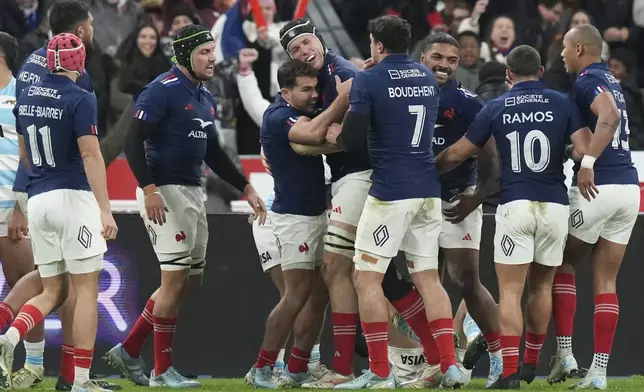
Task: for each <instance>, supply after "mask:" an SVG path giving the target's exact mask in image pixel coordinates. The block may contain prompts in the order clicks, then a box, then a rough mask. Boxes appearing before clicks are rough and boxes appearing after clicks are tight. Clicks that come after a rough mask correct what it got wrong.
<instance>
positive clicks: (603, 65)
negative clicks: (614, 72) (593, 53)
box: [579, 63, 608, 74]
mask: <svg viewBox="0 0 644 392" xmlns="http://www.w3.org/2000/svg"><path fill="white" fill-rule="evenodd" d="M589 69H601V70H604V71H608V64H606V63H592V64H590V65H587V66H586V67H585V68H584V69H582V70H581V72H579V74H582V73H584V72H586V71H588V70H589Z"/></svg>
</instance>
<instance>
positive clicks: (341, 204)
mask: <svg viewBox="0 0 644 392" xmlns="http://www.w3.org/2000/svg"><path fill="white" fill-rule="evenodd" d="M371 173H372V170H365V171H361V172H356V173H350V174H347V175H346V176H344V177H342V178H341V179H340V180H338V181H336V182H334V183H333V184H331V196H332V198H331V212H330V217H329V218H330V220H331V221H336V222H340V223H344V224H346V225H349V226H353V227H357V226H358V222H359V221H360V215H362V209H363V207H364V204H365V200H367V195H368V194H369V189H370V188H371ZM355 240H356V235H355V234H354V233H353V232H352V231H348V230H343V229H341V228H338V227H336V226H333V225H329V230H328V234H327V235H326V236H325V238H324V242H325V245H324V250H326V251H328V252H332V253H337V254H341V255H343V256H346V257H348V258H352V257H353V255H354V254H355V249H354V244H355Z"/></svg>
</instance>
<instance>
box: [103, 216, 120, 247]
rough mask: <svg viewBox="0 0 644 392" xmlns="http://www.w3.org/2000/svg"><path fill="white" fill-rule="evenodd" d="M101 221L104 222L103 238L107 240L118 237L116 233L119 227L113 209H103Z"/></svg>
mask: <svg viewBox="0 0 644 392" xmlns="http://www.w3.org/2000/svg"><path fill="white" fill-rule="evenodd" d="M101 223H102V224H103V231H101V234H102V235H103V238H105V240H106V241H109V240H113V239H116V233H118V231H119V228H118V226H116V222H115V221H114V217H113V216H112V212H111V211H101Z"/></svg>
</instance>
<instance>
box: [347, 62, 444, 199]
mask: <svg viewBox="0 0 644 392" xmlns="http://www.w3.org/2000/svg"><path fill="white" fill-rule="evenodd" d="M438 100H439V88H438V83H437V81H436V77H435V76H434V74H433V73H432V72H431V71H429V70H428V69H427V68H426V67H425V66H424V65H421V64H418V63H415V62H414V61H413V60H412V59H411V57H409V56H408V55H401V54H395V55H389V56H387V57H385V58H384V59H383V60H382V61H381V62H380V63H379V64H378V65H376V66H374V67H373V68H371V69H369V70H366V71H362V72H360V73H359V74H358V75H357V76H356V78H355V80H354V81H353V86H352V88H351V107H350V109H349V110H350V111H352V112H358V113H361V114H363V115H366V116H368V117H369V118H370V119H371V129H370V130H369V132H368V134H367V144H368V147H369V157H370V159H371V164H372V165H373V174H372V176H371V180H372V181H373V184H372V186H371V190H370V191H369V194H370V195H371V196H373V197H375V198H376V199H378V200H384V201H391V200H404V199H415V198H428V197H440V184H439V182H438V170H437V168H436V161H435V159H434V154H433V152H432V138H433V137H434V126H435V122H436V114H437V112H438Z"/></svg>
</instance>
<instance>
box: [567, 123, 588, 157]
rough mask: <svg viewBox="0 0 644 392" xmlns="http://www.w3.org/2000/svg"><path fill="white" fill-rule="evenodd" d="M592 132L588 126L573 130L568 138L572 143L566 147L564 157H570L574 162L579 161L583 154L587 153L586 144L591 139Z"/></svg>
mask: <svg viewBox="0 0 644 392" xmlns="http://www.w3.org/2000/svg"><path fill="white" fill-rule="evenodd" d="M592 137H593V134H592V132H590V129H589V128H588V127H584V128H581V129H578V130H577V131H575V132H574V133H573V134H572V135H571V136H570V139H571V141H572V144H571V145H570V146H568V147H566V157H568V158H570V159H572V160H573V161H575V162H581V160H582V159H583V158H584V155H586V154H587V153H588V146H589V145H590V140H591V139H592Z"/></svg>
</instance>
